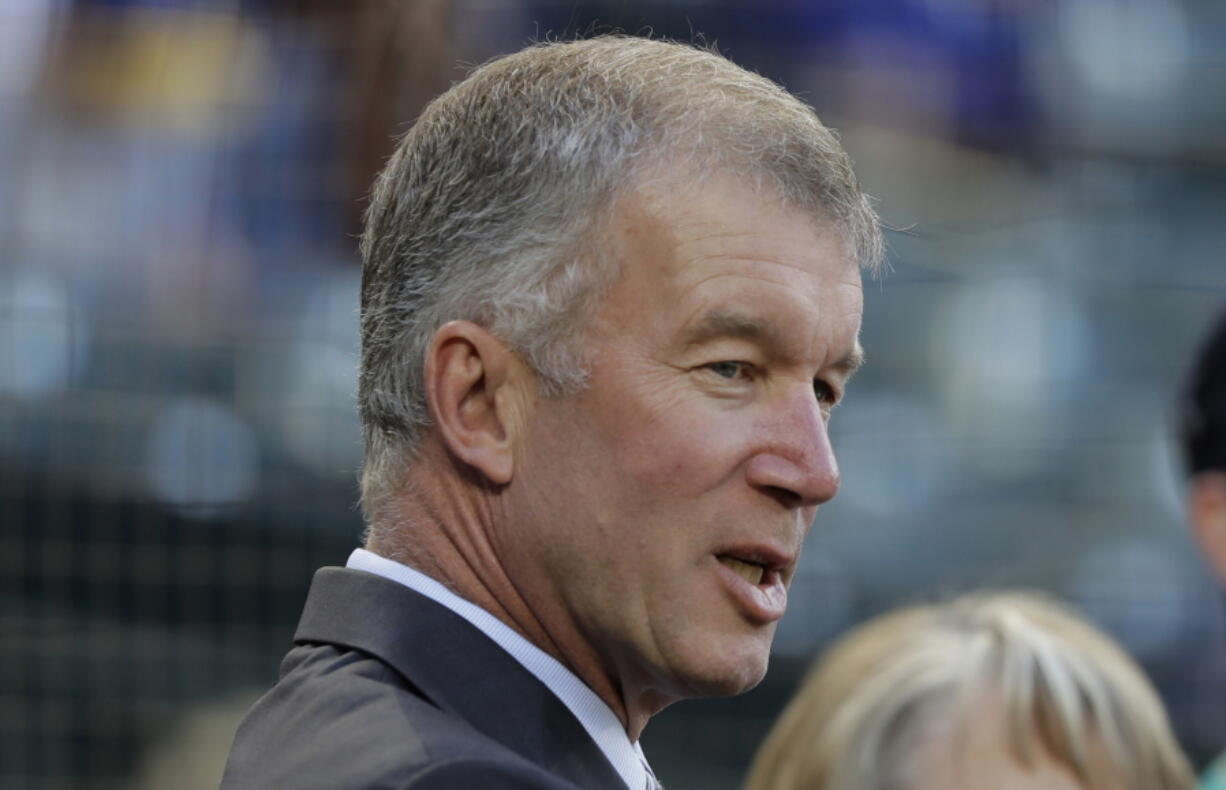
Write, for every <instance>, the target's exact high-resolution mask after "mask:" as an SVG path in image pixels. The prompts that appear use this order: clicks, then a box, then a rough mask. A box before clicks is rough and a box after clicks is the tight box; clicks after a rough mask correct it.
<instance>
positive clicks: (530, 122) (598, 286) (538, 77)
mask: <svg viewBox="0 0 1226 790" xmlns="http://www.w3.org/2000/svg"><path fill="white" fill-rule="evenodd" d="M713 171H717V172H723V173H728V174H734V175H742V176H744V177H746V178H748V179H751V180H752V181H753V182H754V183H756V184H757V185H759V186H760V187H768V188H773V189H774V190H776V191H777V192H778V193H779V195H780V196H781V197H782V198H783V199H784V200H786V201H787V202H788V203H790V204H792V205H794V206H796V207H798V208H801V209H803V210H808V211H811V212H812V214H813V215H814V216H815V218H818V219H819V220H821V221H825V222H829V223H831V224H832V225H833V227H834V228H835V229H836V230H837V231H838V232H839V233H840V234H841V236H842V238H843V241H844V245H845V248H846V251H847V254H848V255H849V257H850V258H852V259H854V260H857V261H858V262H859V263H860V264H861V265H862V266H864V267H866V268H868V269H871V270H876V268H877V267H878V266H879V263H880V261H881V259H882V256H883V253H882V246H883V245H882V239H881V231H880V228H879V224H878V220H877V216H876V214H875V212H874V210H873V208H872V206H871V203H870V201H869V199H868V198H867V197H866V196H865V195H864V194H863V193H862V192H861V191H860V188H859V185H858V184H857V181H856V178H855V175H854V173H853V172H852V169H851V162H850V160H849V158H848V157H847V155H846V153H845V152H844V151H843V149H842V148H841V147H840V145H839V143H838V141H837V139H836V138H835V136H834V134H833V133H832V132H831V131H830V130H829V129H827V128H826V127H825V126H823V125H822V123H821V122H820V121H819V120H818V118H817V116H816V115H815V114H814V112H813V110H812V109H811V108H809V107H808V106H807V105H805V104H803V103H802V102H800V101H799V100H797V99H796V98H795V97H793V96H792V95H791V94H789V93H788V92H787V91H785V90H784V89H782V88H781V87H779V86H778V85H776V84H775V83H773V82H771V81H770V80H767V79H765V78H763V77H760V76H758V75H756V74H752V73H749V72H747V71H745V70H744V69H741V68H740V67H738V66H736V65H734V64H732V63H731V62H729V61H728V60H726V59H724V58H722V57H720V56H719V55H717V54H715V53H713V52H709V51H706V50H702V49H698V48H695V47H691V46H686V45H682V44H676V43H670V42H664V41H652V40H648V39H641V38H628V37H621V36H605V37H600V38H595V39H590V40H586V41H574V42H565V43H546V44H540V45H536V46H533V47H530V48H528V49H526V50H523V51H520V52H517V53H515V54H512V55H508V56H506V57H502V58H499V59H497V60H494V61H492V62H490V63H487V64H486V65H484V66H482V67H480V68H478V69H477V70H475V71H474V72H473V73H472V74H471V75H470V76H469V77H468V78H467V79H465V80H464V81H463V82H461V83H459V84H458V85H456V86H454V87H453V88H451V89H450V90H449V91H447V92H446V93H444V94H443V95H442V96H440V97H438V98H437V99H435V100H434V101H433V102H431V103H430V104H429V105H428V106H427V107H426V109H425V110H424V111H423V113H422V115H421V117H420V118H419V119H418V120H417V122H416V124H415V125H414V126H413V127H412V128H411V129H410V130H409V131H408V133H407V134H405V136H404V138H403V139H402V140H401V141H400V144H399V145H398V147H397V149H396V151H395V153H394V154H393V155H392V157H391V159H390V161H389V162H388V164H387V166H386V168H385V169H384V171H383V172H382V174H381V175H380V176H379V178H378V179H377V181H376V183H375V186H374V191H373V195H372V198H371V203H370V207H369V210H368V212H367V216H366V230H365V233H364V234H363V237H362V242H361V251H362V256H363V262H364V265H363V275H362V319H361V323H362V360H361V373H360V379H359V391H358V406H359V412H360V415H361V421H362V426H363V434H364V441H365V462H364V466H363V471H362V503H363V509H364V511H365V512H366V516H367V519H368V521H371V520H373V516H374V514H375V513H377V512H378V511H379V510H380V509H381V505H382V503H383V502H384V501H385V500H386V498H387V497H388V496H390V495H391V494H392V493H393V492H394V491H395V490H396V489H397V488H398V486H399V485H400V484H401V483H402V481H403V476H404V472H405V470H406V469H407V467H408V464H409V463H410V462H412V460H413V459H414V458H415V456H416V453H417V451H418V448H419V446H420V442H421V439H422V436H423V435H424V431H425V429H426V428H428V427H429V423H430V420H429V415H428V411H427V404H426V398H425V393H424V381H423V376H424V367H425V355H426V350H427V348H428V346H429V343H430V340H431V338H432V337H433V335H434V333H435V332H436V331H437V330H438V328H439V327H440V326H442V325H443V324H444V323H446V322H448V321H452V320H460V319H463V320H469V321H473V322H475V323H478V324H480V325H482V326H484V327H486V328H487V329H489V330H490V331H491V332H492V333H494V334H496V335H497V336H498V337H500V338H501V339H502V340H503V341H504V342H506V343H507V344H508V346H509V347H510V348H511V349H512V350H513V351H515V352H516V353H517V354H519V355H520V356H521V357H522V358H523V359H524V360H525V361H526V362H527V363H528V364H529V365H530V366H531V367H532V368H533V370H534V371H535V372H536V374H537V375H538V377H539V383H540V387H541V392H542V394H543V395H544V396H546V397H555V396H560V395H565V394H572V393H575V392H578V391H580V390H581V389H582V387H583V386H584V382H585V380H586V371H585V366H584V362H583V353H582V352H583V347H582V330H583V328H584V325H583V322H582V319H583V317H584V316H585V315H586V313H587V309H588V308H589V307H590V306H591V305H592V304H593V300H594V299H595V298H597V296H598V295H599V294H600V293H601V292H602V290H603V289H604V288H606V287H607V286H608V285H610V284H611V283H612V281H613V279H614V278H615V277H616V274H617V267H616V263H615V262H610V261H607V260H605V258H606V257H608V256H603V255H601V251H600V246H601V245H600V240H601V238H602V234H603V232H604V223H605V220H606V217H607V215H608V213H609V212H608V211H607V208H608V206H609V205H610V203H611V201H612V200H613V199H614V198H616V197H617V196H618V195H620V194H622V193H623V192H625V191H626V190H628V189H630V188H632V187H633V186H635V185H637V184H638V183H641V182H642V181H643V180H644V178H645V177H646V176H647V175H648V174H650V173H653V172H654V173H660V172H674V173H681V174H683V175H684V176H685V177H686V178H687V179H690V180H691V181H693V182H698V181H700V180H701V179H702V177H703V176H704V175H705V174H710V173H712V172H713Z"/></svg>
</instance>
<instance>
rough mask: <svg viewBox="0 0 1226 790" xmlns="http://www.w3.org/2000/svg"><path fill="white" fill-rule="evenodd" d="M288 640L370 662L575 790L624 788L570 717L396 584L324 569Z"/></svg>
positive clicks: (502, 659)
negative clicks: (351, 652)
mask: <svg viewBox="0 0 1226 790" xmlns="http://www.w3.org/2000/svg"><path fill="white" fill-rule="evenodd" d="M294 641H295V642H299V643H303V642H313V643H326V644H333V645H337V646H340V647H346V648H352V649H355V650H361V651H362V652H364V653H368V654H370V655H372V656H374V657H375V658H378V659H379V660H380V661H382V662H383V663H385V664H387V665H388V666H390V667H391V668H392V669H394V670H395V671H396V672H398V673H399V674H400V675H401V676H402V677H404V678H405V680H406V681H407V682H408V683H409V684H410V685H411V686H412V687H414V688H416V689H417V690H418V691H419V692H420V693H421V695H422V696H423V697H425V699H426V700H428V701H429V702H431V703H432V704H434V705H435V706H436V707H438V708H440V709H442V710H444V711H447V712H449V713H452V714H454V715H456V716H457V717H459V718H461V719H463V720H464V721H466V722H467V723H468V724H470V725H471V726H472V727H474V728H475V729H477V730H478V731H480V732H482V733H484V734H485V735H487V736H488V737H490V738H492V739H494V740H496V741H498V742H499V743H502V744H503V745H505V746H507V747H508V748H510V749H511V750H513V751H515V752H517V753H519V754H520V755H522V756H523V757H525V758H527V759H529V760H531V761H532V762H535V763H537V764H538V765H541V766H542V767H544V768H546V769H547V770H549V771H551V772H552V773H555V774H557V775H559V776H563V777H565V778H567V779H568V780H570V781H572V782H574V783H575V784H576V785H578V786H580V787H585V788H586V787H609V788H619V790H620V789H621V788H624V787H625V784H624V783H623V782H622V780H621V777H620V776H619V775H618V774H617V772H616V771H615V770H614V769H613V766H612V765H610V764H609V761H608V760H607V759H606V758H605V756H604V753H603V752H602V751H601V750H600V748H599V747H598V746H597V745H596V744H595V742H593V741H592V739H591V738H590V737H588V734H587V732H586V731H585V730H584V729H583V727H582V725H580V724H579V721H578V720H577V719H576V718H575V717H574V715H573V714H572V713H571V712H570V711H569V710H568V709H567V708H566V706H565V705H563V704H562V702H561V700H559V699H558V698H557V697H556V696H554V694H553V692H551V691H550V690H549V689H548V688H546V687H545V685H544V684H542V683H541V682H540V681H539V680H537V679H536V678H535V677H534V676H533V675H532V673H530V672H528V671H527V670H526V669H524V667H523V666H522V665H520V664H519V662H517V661H516V660H515V659H514V658H512V657H511V656H510V655H508V654H507V653H506V651H504V650H503V649H502V648H501V647H499V646H498V644H497V643H496V642H494V641H493V640H491V639H490V638H489V637H487V636H486V635H485V634H483V633H481V631H479V630H478V629H476V628H474V627H473V626H472V625H471V624H470V623H469V622H467V621H466V620H464V618H462V617H460V616H459V615H457V614H455V613H454V612H452V611H450V610H449V609H447V608H446V607H444V606H441V605H440V604H438V603H436V602H434V601H432V600H430V599H429V598H427V597H426V596H424V595H421V594H420V593H417V592H415V591H413V590H411V589H409V588H407V587H405V586H404V585H401V584H397V583H396V582H394V581H391V580H390V579H384V578H382V577H380V576H376V575H374V574H370V573H366V572H364V571H358V570H352V569H348V568H322V569H320V570H319V571H317V572H316V574H315V578H314V580H313V581H312V583H311V590H310V592H309V593H308V595H307V602H306V606H305V607H304V609H303V613H302V619H301V621H300V622H299V624H298V630H297V632H296V633H295V635H294Z"/></svg>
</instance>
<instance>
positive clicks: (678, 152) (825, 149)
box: [359, 38, 881, 739]
mask: <svg viewBox="0 0 1226 790" xmlns="http://www.w3.org/2000/svg"><path fill="white" fill-rule="evenodd" d="M362 250H363V254H364V256H365V268H364V270H363V286H362V370H361V379H360V390H359V407H360V411H361V417H362V422H363V426H364V433H365V442H366V447H365V449H366V460H365V466H364V470H363V506H364V509H365V511H366V515H367V519H368V527H369V528H368V533H367V548H369V549H370V550H372V551H374V552H376V553H378V554H381V555H383V556H385V557H388V558H391V559H393V560H397V561H400V562H403V563H405V564H407V565H410V566H413V567H415V568H417V569H418V570H421V571H423V572H425V573H426V574H427V575H430V576H433V577H434V578H436V579H439V580H441V581H443V582H444V583H446V584H447V585H448V586H450V587H451V588H452V589H453V590H454V591H456V592H458V593H459V594H460V595H461V596H463V597H465V598H466V599H468V600H469V601H472V602H473V603H476V604H477V605H478V606H481V607H482V608H484V609H485V610H486V611H488V612H491V613H493V614H494V615H495V616H496V617H498V618H500V619H501V620H503V621H504V622H506V623H508V624H510V625H511V626H512V627H513V628H515V629H517V630H518V631H519V632H520V633H521V634H523V635H524V636H525V637H527V638H528V639H529V640H530V641H531V642H533V643H534V644H536V645H537V646H539V647H541V648H542V649H543V650H545V651H547V652H548V653H550V654H551V655H553V656H554V657H555V658H557V659H558V660H559V661H561V662H562V663H563V664H564V665H565V666H567V667H568V668H570V669H571V670H572V671H574V672H575V674H576V675H578V676H579V677H580V678H581V679H582V680H583V681H584V682H585V683H586V684H587V685H588V686H589V687H590V688H591V689H593V690H594V691H595V692H596V693H597V694H598V695H599V696H600V697H601V698H602V699H603V700H604V701H605V702H606V703H607V704H608V705H609V707H610V708H611V709H612V710H613V711H614V712H615V713H616V714H617V715H618V716H619V717H620V718H621V720H622V722H623V724H624V725H625V726H626V729H627V732H628V734H629V735H630V737H631V738H632V739H637V738H638V736H639V733H640V732H641V730H642V728H643V726H644V725H645V723H646V721H647V719H648V718H649V717H650V716H651V715H653V714H654V713H655V712H656V711H658V710H660V709H661V708H663V707H664V706H666V705H668V704H670V703H671V702H673V701H675V700H678V699H683V698H688V697H696V696H707V695H716V694H734V693H739V692H741V691H744V690H746V689H748V688H750V687H752V686H753V685H754V684H756V683H757V682H758V681H759V680H760V679H761V678H762V676H763V675H764V673H765V671H766V665H767V661H768V657H769V654H770V644H771V640H772V639H773V636H774V632H775V628H776V625H777V622H778V620H779V619H780V618H781V617H782V616H783V613H784V610H785V608H786V605H787V587H788V585H789V583H790V581H791V579H792V576H793V575H794V573H795V570H796V563H797V560H798V557H799V554H800V548H801V544H802V542H803V540H804V538H805V535H806V534H807V532H808V529H809V526H810V525H811V524H812V522H813V519H814V516H815V514H816V511H817V508H818V506H819V505H820V504H821V503H823V502H825V501H827V500H829V499H830V498H831V497H833V496H834V494H835V492H836V491H837V489H838V485H839V474H838V466H837V463H836V462H835V457H834V453H833V450H832V447H831V444H830V439H829V434H828V432H827V421H828V419H829V417H830V412H831V409H832V408H833V407H834V405H835V404H836V403H837V402H838V401H839V399H840V398H841V396H842V393H843V391H844V388H845V386H846V383H847V380H848V379H849V377H850V376H851V374H852V371H853V370H854V369H855V367H856V366H857V365H858V363H859V360H860V358H861V351H860V348H859V341H858V335H859V329H860V316H861V311H862V306H863V302H862V289H861V273H860V272H861V268H863V267H865V266H868V267H872V266H875V265H876V264H877V261H878V258H879V257H880V254H881V238H880V231H879V229H878V226H877V221H876V217H875V214H874V213H873V211H872V208H871V207H870V205H869V202H868V200H867V198H866V197H865V196H864V195H863V194H862V193H861V192H860V190H859V188H858V186H857V183H856V180H855V176H854V174H853V172H852V170H851V166H850V162H849V160H848V158H847V156H846V154H845V153H844V152H843V151H842V149H841V148H840V147H839V145H838V143H837V141H836V139H835V137H834V136H833V134H832V133H831V132H830V130H828V129H827V128H826V127H825V126H823V125H822V124H821V122H820V121H819V120H818V119H817V116H816V115H815V114H814V112H813V111H812V110H811V109H810V108H808V107H807V106H805V105H804V104H802V103H801V102H799V101H798V100H796V99H795V98H794V97H792V96H790V95H789V94H787V93H786V92H785V91H784V90H783V89H782V88H780V87H779V86H777V85H775V84H773V83H771V82H770V81H768V80H765V79H763V78H761V77H758V76H756V75H753V74H750V73H748V72H746V71H744V70H742V69H740V68H739V67H737V66H735V65H734V64H732V63H730V62H729V61H727V60H724V59H723V58H721V57H719V56H718V55H715V54H713V53H711V52H707V51H703V50H700V49H695V48H693V47H688V46H682V45H677V44H669V43H663V42H653V41H648V40H643V39H632V38H602V39H596V40H591V41H584V42H573V43H564V44H548V45H543V46H538V47H532V48H529V49H527V50H525V51H523V52H519V53H516V54H513V55H510V56H507V57H505V58H502V59H499V60H496V61H494V62H492V63H490V64H488V65H486V66H484V67H482V68H480V69H478V70H477V71H475V72H474V73H473V74H472V75H471V76H470V77H469V78H468V79H467V80H465V81H464V82H462V83H460V84H459V85H457V86H455V87H454V88H452V89H451V90H450V91H448V92H447V93H446V94H444V95H443V96H441V97H439V98H438V99H437V100H436V101H434V102H433V103H432V104H431V105H430V106H429V107H428V108H427V109H426V110H425V111H424V113H423V114H422V116H421V118H420V119H419V120H418V121H417V123H416V124H415V125H414V127H413V128H412V129H411V130H410V131H409V132H408V134H407V135H405V137H404V139H403V140H402V141H401V143H400V145H399V147H398V148H397V150H396V152H395V154H394V155H393V156H392V158H391V160H390V162H389V164H388V166H387V169H386V171H385V172H384V174H383V175H382V176H381V177H380V179H379V181H378V182H377V184H376V187H375V190H374V195H373V198H372V203H371V206H370V210H369V214H368V225H367V230H366V234H365V237H364V239H363V244H362Z"/></svg>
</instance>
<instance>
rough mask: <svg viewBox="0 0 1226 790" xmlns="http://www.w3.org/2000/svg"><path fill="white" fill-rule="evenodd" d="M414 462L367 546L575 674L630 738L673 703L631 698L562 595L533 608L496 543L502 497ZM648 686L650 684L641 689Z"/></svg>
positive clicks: (433, 463) (647, 695)
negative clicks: (439, 586)
mask: <svg viewBox="0 0 1226 790" xmlns="http://www.w3.org/2000/svg"><path fill="white" fill-rule="evenodd" d="M429 452H430V451H429V448H424V449H423V457H422V459H421V460H419V462H418V463H416V464H414V466H413V468H412V470H411V471H410V472H409V475H408V478H407V480H406V483H405V485H404V486H402V488H401V490H400V492H399V493H397V494H396V495H395V497H393V499H392V500H391V501H390V502H389V503H388V505H387V507H386V508H385V509H384V512H382V513H381V514H380V515H379V518H378V520H377V521H376V522H375V523H374V524H372V529H371V531H370V536H369V538H368V540H367V544H366V548H367V549H369V550H370V551H373V552H375V553H376V554H379V555H381V556H384V557H387V558H389V559H393V560H395V561H397V562H401V563H403V564H405V565H409V566H411V567H413V568H415V569H416V570H418V571H421V572H422V573H424V574H426V575H427V576H430V577H431V578H433V579H435V580H436V581H438V582H440V583H442V584H444V585H446V586H447V588H448V589H450V590H451V591H452V592H454V593H456V594H457V595H459V596H460V597H461V598H464V599H465V600H467V601H470V602H471V603H474V604H476V605H477V606H480V607H481V608H482V609H484V610H486V611H487V612H489V613H490V614H492V615H494V616H495V617H497V618H498V619H499V620H501V621H502V622H504V623H506V624H507V625H508V626H510V627H511V628H513V629H515V631H516V632H518V633H519V634H520V635H521V636H523V637H524V638H525V639H527V640H528V641H529V642H531V643H532V644H534V645H536V646H537V647H538V648H540V649H541V650H543V651H545V652H546V653H548V654H549V655H550V656H552V657H553V658H555V659H557V660H558V661H559V662H561V663H562V665H563V666H565V667H566V668H567V669H569V670H570V671H571V672H573V673H575V675H577V676H578V677H579V678H580V679H581V680H582V681H583V682H584V683H585V684H587V686H588V687H589V688H591V689H592V691H594V692H595V693H596V695H597V696H599V697H600V698H601V700H603V701H604V703H605V704H606V705H608V706H609V708H610V709H611V710H612V711H613V712H614V714H615V715H616V716H617V717H618V719H619V720H620V721H621V722H622V725H623V726H624V727H625V728H626V733H627V735H628V736H629V738H630V740H631V741H637V740H638V738H639V735H640V734H641V733H642V731H643V728H644V727H645V726H646V725H647V721H648V719H650V718H651V716H652V715H653V714H654V713H656V712H657V711H659V710H660V709H662V708H663V707H665V706H666V705H667V704H668V703H669V702H671V701H672V700H671V699H661V698H659V695H657V694H654V693H652V692H648V691H643V692H642V693H638V694H634V693H628V692H629V689H628V688H627V685H628V684H625V683H623V682H620V681H619V678H624V677H627V673H625V672H618V671H616V669H615V668H614V667H611V666H608V665H607V663H606V662H605V661H604V660H603V658H602V657H601V656H600V655H599V654H598V653H597V652H596V650H595V649H594V648H593V647H592V646H591V644H590V643H589V642H588V641H587V640H586V639H584V638H582V629H581V628H580V627H579V624H578V623H577V622H575V620H574V618H573V616H572V614H571V613H570V612H569V611H567V609H566V607H565V604H564V602H562V601H561V600H560V599H559V598H558V597H557V596H548V597H545V598H544V599H543V600H538V601H536V602H535V603H534V602H531V601H530V600H529V597H528V596H529V595H530V593H526V592H524V591H521V588H523V590H525V591H526V590H528V589H529V588H527V587H526V586H525V585H517V584H516V581H515V579H513V578H512V577H511V575H509V574H508V572H507V569H506V567H505V565H504V563H503V559H502V558H501V557H500V556H499V553H498V551H497V550H496V545H497V542H496V541H495V540H494V539H493V535H494V527H495V525H496V524H502V525H504V529H505V525H506V524H507V523H508V519H509V515H508V514H506V513H504V512H501V509H502V508H501V505H502V503H501V499H500V497H499V493H498V492H496V491H492V490H489V489H488V488H485V487H483V486H480V485H476V484H474V483H473V482H472V481H470V480H467V479H464V477H463V475H460V474H446V473H443V472H440V470H443V471H444V472H451V471H452V470H454V469H455V467H454V465H453V462H452V461H451V460H450V459H445V460H443V461H442V462H438V461H437V460H436V459H429V458H427V457H426V456H427V454H429ZM640 688H645V686H640Z"/></svg>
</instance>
